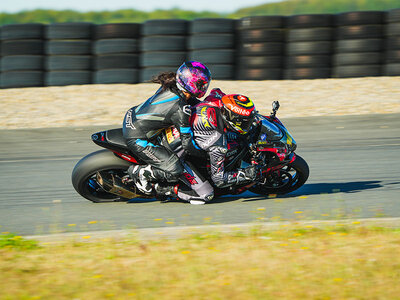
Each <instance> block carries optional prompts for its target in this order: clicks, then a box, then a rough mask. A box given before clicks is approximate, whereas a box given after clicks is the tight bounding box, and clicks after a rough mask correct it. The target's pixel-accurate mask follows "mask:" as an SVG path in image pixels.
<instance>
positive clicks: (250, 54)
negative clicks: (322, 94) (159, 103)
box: [0, 8, 400, 88]
mask: <svg viewBox="0 0 400 300" xmlns="http://www.w3.org/2000/svg"><path fill="white" fill-rule="evenodd" d="M187 60H198V61H201V62H203V63H205V64H206V65H207V66H208V67H209V68H210V70H211V73H212V76H213V79H217V80H280V79H290V80H296V79H315V78H349V77H364V76H400V8H398V9H393V10H390V11H358V12H345V13H340V14H314V15H293V16H251V17H244V18H241V19H238V20H234V19H222V18H208V19H195V20H193V21H186V20H181V19H172V20H149V21H146V22H144V23H142V24H137V23H116V24H113V23H110V24H100V25H95V24H92V23H55V24H49V25H44V24H37V23H31V24H13V25H3V26H1V27H0V71H1V74H0V87H1V88H20V87H40V86H65V85H81V84H92V83H93V84H108V83H110V84H113V83H125V84H134V83H140V82H150V81H151V79H152V78H153V77H155V76H156V75H158V74H159V73H160V72H164V71H171V72H175V71H176V70H177V68H178V67H179V66H180V65H181V64H182V63H183V62H184V61H187Z"/></svg>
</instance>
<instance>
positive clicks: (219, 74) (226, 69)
mask: <svg viewBox="0 0 400 300" xmlns="http://www.w3.org/2000/svg"><path fill="white" fill-rule="evenodd" d="M207 67H208V68H209V69H210V72H211V75H212V78H213V79H216V80H231V79H233V78H234V77H235V72H234V70H235V66H234V65H228V64H220V65H218V64H207Z"/></svg>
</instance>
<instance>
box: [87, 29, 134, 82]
mask: <svg viewBox="0 0 400 300" xmlns="http://www.w3.org/2000/svg"><path fill="white" fill-rule="evenodd" d="M139 37H140V24H136V23H120V24H102V25H98V26H95V28H94V40H93V45H92V54H93V60H94V64H93V69H94V72H93V83H97V84H106V83H138V82H139V75H140V72H139Z"/></svg>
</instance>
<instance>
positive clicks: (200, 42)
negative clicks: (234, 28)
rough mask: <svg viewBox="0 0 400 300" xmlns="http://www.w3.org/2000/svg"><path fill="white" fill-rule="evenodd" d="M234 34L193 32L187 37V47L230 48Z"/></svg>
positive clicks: (233, 44) (232, 46)
mask: <svg viewBox="0 0 400 300" xmlns="http://www.w3.org/2000/svg"><path fill="white" fill-rule="evenodd" d="M234 47H235V36H234V35H233V34H228V33H215V34H214V33H202V34H194V35H192V36H190V37H189V38H188V49H231V48H234Z"/></svg>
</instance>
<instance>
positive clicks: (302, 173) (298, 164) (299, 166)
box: [250, 155, 310, 195]
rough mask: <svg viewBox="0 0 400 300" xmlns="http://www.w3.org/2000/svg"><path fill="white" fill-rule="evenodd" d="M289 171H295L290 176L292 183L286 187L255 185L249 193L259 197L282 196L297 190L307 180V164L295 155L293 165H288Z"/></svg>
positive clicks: (308, 170) (308, 171)
mask: <svg viewBox="0 0 400 300" xmlns="http://www.w3.org/2000/svg"><path fill="white" fill-rule="evenodd" d="M289 167H290V168H289V169H288V171H289V170H291V171H295V172H294V174H293V175H292V180H293V181H292V182H289V183H288V185H284V186H281V187H278V188H273V187H270V186H266V185H256V186H254V187H252V188H251V189H250V191H251V192H253V193H256V194H260V195H269V194H276V195H284V194H288V193H290V192H293V191H295V190H297V189H298V188H299V187H301V186H302V185H303V184H304V183H305V182H306V181H307V179H308V176H309V174H310V169H309V168H308V164H307V162H306V161H305V160H304V159H303V158H302V157H301V156H299V155H296V159H295V161H294V162H293V163H291V164H290V165H289Z"/></svg>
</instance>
